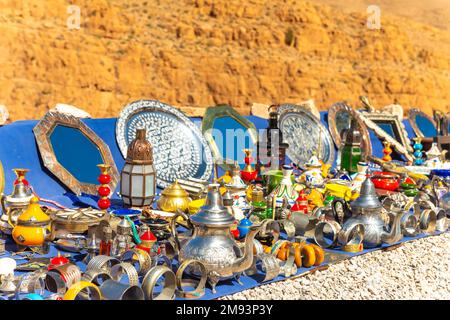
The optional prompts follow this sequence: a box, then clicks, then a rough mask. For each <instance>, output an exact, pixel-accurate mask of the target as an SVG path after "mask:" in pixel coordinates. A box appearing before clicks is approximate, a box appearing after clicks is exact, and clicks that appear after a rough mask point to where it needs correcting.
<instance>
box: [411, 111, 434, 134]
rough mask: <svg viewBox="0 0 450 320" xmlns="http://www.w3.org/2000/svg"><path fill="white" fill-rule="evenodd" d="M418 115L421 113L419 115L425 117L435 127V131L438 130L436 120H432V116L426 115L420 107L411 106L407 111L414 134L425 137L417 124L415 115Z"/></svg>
mask: <svg viewBox="0 0 450 320" xmlns="http://www.w3.org/2000/svg"><path fill="white" fill-rule="evenodd" d="M418 115H421V116H423V117H425V118H427V119H428V120H429V121H430V122H431V123H432V124H433V125H434V127H435V128H436V132H438V128H437V126H436V121H434V119H433V117H431V116H429V115H427V114H426V113H425V112H423V111H421V110H420V109H417V108H412V109H409V111H408V120H409V123H410V124H411V127H412V129H413V130H414V133H415V134H416V136H418V137H420V138H425V137H427V136H425V135H424V134H423V132H422V131H421V130H420V129H419V126H418V125H417V122H416V116H418Z"/></svg>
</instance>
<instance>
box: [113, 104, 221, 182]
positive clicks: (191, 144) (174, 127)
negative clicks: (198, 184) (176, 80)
mask: <svg viewBox="0 0 450 320" xmlns="http://www.w3.org/2000/svg"><path fill="white" fill-rule="evenodd" d="M138 128H145V129H147V139H148V140H149V141H150V143H151V144H152V146H153V159H154V166H155V170H156V181H157V185H158V187H161V188H165V187H167V186H169V185H170V184H172V183H173V182H174V181H175V180H177V179H187V178H190V177H194V178H197V179H204V180H208V179H209V177H210V175H211V172H212V167H213V160H212V155H211V150H210V148H209V146H208V144H207V142H206V140H205V139H204V137H203V135H202V133H201V131H200V129H199V128H198V127H197V126H196V125H195V123H193V122H192V121H191V120H190V119H189V118H187V117H186V116H185V115H184V114H183V113H182V112H180V111H179V110H177V109H175V108H173V107H171V106H169V105H167V104H165V103H162V102H160V101H156V100H139V101H135V102H132V103H130V104H129V105H127V106H126V107H125V108H124V109H123V110H122V112H121V113H120V117H119V119H118V120H117V125H116V138H117V143H118V144H119V148H120V151H121V152H122V155H123V156H124V158H126V156H127V151H128V144H129V143H131V141H133V139H134V138H135V137H136V129H138Z"/></svg>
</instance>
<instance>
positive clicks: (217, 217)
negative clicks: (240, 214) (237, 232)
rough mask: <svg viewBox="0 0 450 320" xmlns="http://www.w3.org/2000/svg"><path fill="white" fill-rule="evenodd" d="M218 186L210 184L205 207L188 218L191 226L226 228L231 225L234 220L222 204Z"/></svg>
mask: <svg viewBox="0 0 450 320" xmlns="http://www.w3.org/2000/svg"><path fill="white" fill-rule="evenodd" d="M219 186H220V185H219V184H216V183H214V184H210V185H209V186H208V194H207V196H206V205H204V206H203V207H201V208H200V211H199V212H198V213H196V214H194V215H192V216H191V217H190V220H191V222H192V223H193V224H196V225H207V226H228V225H230V226H231V225H232V224H233V223H234V221H235V218H234V217H233V216H232V215H231V214H230V213H229V212H228V210H227V209H226V208H225V207H224V205H223V202H222V197H221V195H220V193H219Z"/></svg>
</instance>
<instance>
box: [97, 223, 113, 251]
mask: <svg viewBox="0 0 450 320" xmlns="http://www.w3.org/2000/svg"><path fill="white" fill-rule="evenodd" d="M111 246H112V229H111V227H104V228H103V237H102V238H101V240H100V248H99V254H100V255H104V256H109V255H110V254H111Z"/></svg>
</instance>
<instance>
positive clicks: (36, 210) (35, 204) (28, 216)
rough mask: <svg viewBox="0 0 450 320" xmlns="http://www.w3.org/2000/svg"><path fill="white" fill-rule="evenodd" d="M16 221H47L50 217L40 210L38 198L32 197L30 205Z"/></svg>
mask: <svg viewBox="0 0 450 320" xmlns="http://www.w3.org/2000/svg"><path fill="white" fill-rule="evenodd" d="M17 221H18V222H19V223H20V222H25V223H26V222H48V221H50V217H49V216H48V215H46V214H45V213H44V211H42V209H41V207H40V206H39V198H38V197H33V198H32V199H31V201H30V205H29V206H28V208H27V210H25V211H24V212H23V213H22V214H21V215H20V216H19V218H17Z"/></svg>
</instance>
